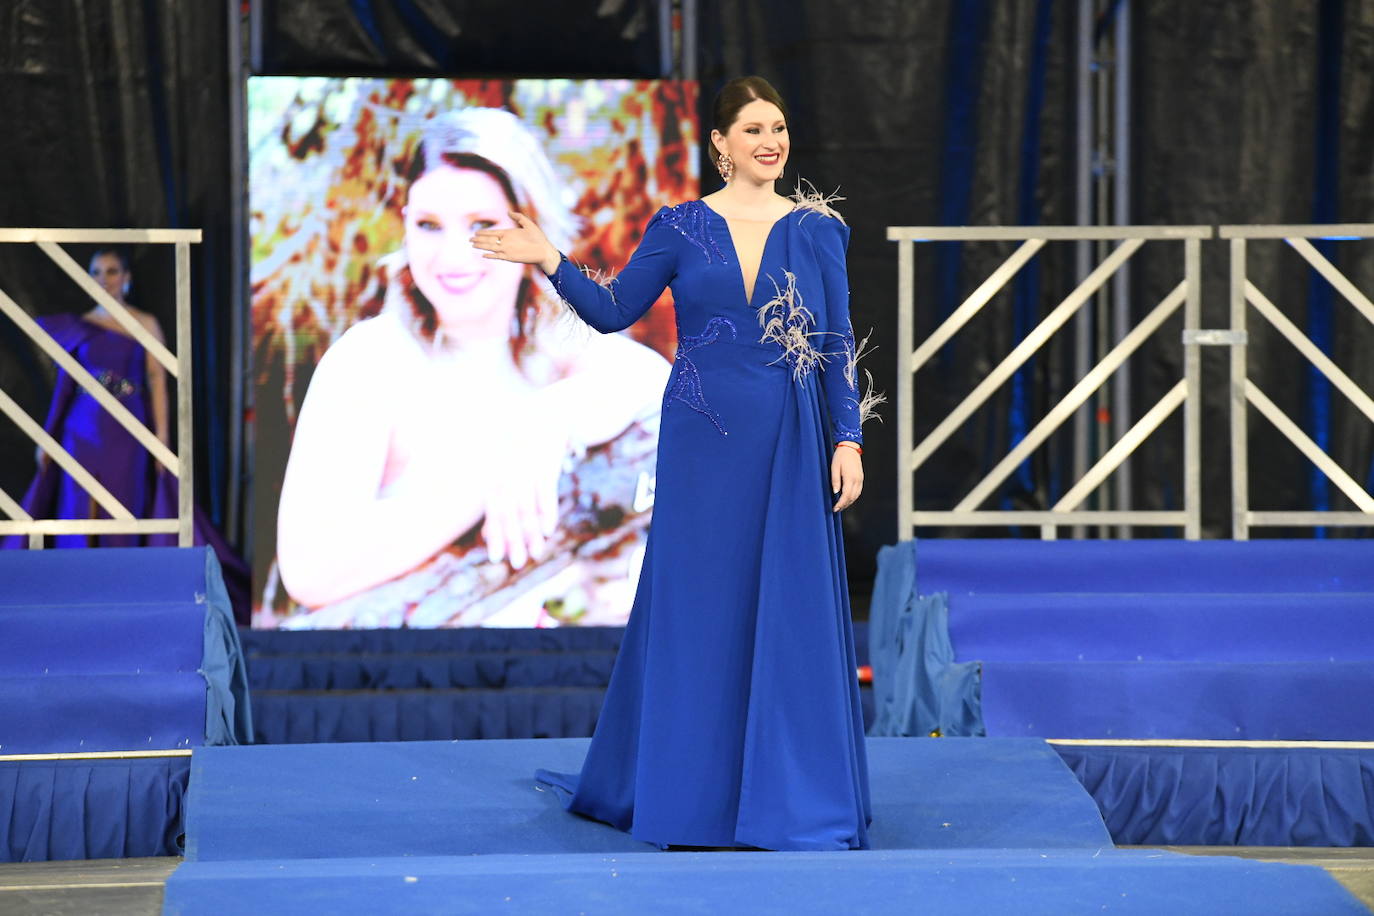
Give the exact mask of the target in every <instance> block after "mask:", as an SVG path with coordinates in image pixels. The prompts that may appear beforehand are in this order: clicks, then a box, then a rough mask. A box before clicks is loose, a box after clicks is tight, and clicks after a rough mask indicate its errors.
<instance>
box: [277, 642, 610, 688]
mask: <svg viewBox="0 0 1374 916" xmlns="http://www.w3.org/2000/svg"><path fill="white" fill-rule="evenodd" d="M614 665H615V653H614V652H611V651H600V652H468V653H449V654H442V655H440V654H423V655H297V656H285V655H283V656H273V655H264V656H261V657H259V658H255V659H254V660H253V664H252V667H251V669H250V676H251V683H252V686H253V689H254V690H416V689H421V688H432V689H437V690H446V689H450V688H455V687H476V688H492V687H605V686H606V684H607V683H608V682H609V681H610V679H611V668H612V667H613V666H614Z"/></svg>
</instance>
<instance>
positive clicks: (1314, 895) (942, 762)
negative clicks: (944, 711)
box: [165, 738, 1365, 916]
mask: <svg viewBox="0 0 1374 916" xmlns="http://www.w3.org/2000/svg"><path fill="white" fill-rule="evenodd" d="M586 744H587V742H586V740H585V739H562V740H542V741H541V740H527V741H480V742H406V743H395V744H323V745H287V746H261V747H237V748H205V749H198V750H197V751H196V752H195V756H194V758H193V765H192V777H191V795H190V799H189V801H188V809H189V816H188V825H187V826H188V836H187V860H188V861H187V862H186V863H185V864H184V865H182V866H181V868H179V869H178V870H177V871H176V872H175V873H174V874H173V875H172V877H171V879H170V880H169V881H168V883H167V890H166V898H165V912H167V913H177V914H181V913H217V914H233V913H250V912H251V913H255V914H257V913H276V912H280V913H288V912H289V913H295V912H336V913H348V912H358V913H363V912H366V913H379V912H404V913H429V912H434V913H460V912H490V911H492V910H493V909H499V908H504V909H507V910H509V911H510V912H579V911H585V912H598V913H617V912H623V913H643V912H658V913H677V912H712V913H716V912H740V911H747V912H751V913H770V912H779V913H781V912H786V913H789V914H792V913H796V912H820V911H824V912H834V911H836V910H838V909H840V908H845V909H859V910H862V911H865V912H875V913H880V912H898V911H900V912H904V913H906V912H911V911H913V907H915V908H920V909H931V908H933V909H934V910H935V911H939V912H949V913H987V912H1010V911H1016V912H1024V913H1036V912H1045V913H1050V912H1054V913H1061V912H1081V911H1087V909H1088V908H1089V907H1091V909H1092V910H1093V911H1097V910H1099V909H1100V908H1102V907H1103V906H1109V907H1110V910H1111V911H1112V912H1119V913H1158V912H1160V911H1162V910H1164V909H1166V908H1167V909H1169V910H1172V911H1173V912H1174V913H1175V914H1176V916H1177V914H1181V913H1190V912H1199V913H1200V912H1217V911H1221V910H1227V911H1236V912H1247V913H1258V914H1264V913H1294V914H1297V913H1313V912H1323V913H1361V912H1365V911H1364V909H1363V907H1362V906H1361V905H1360V904H1359V903H1358V901H1356V900H1355V899H1354V898H1353V897H1351V896H1350V895H1349V894H1348V893H1347V892H1346V891H1344V889H1342V888H1341V887H1340V885H1339V884H1337V883H1336V882H1335V881H1334V880H1332V879H1331V878H1330V877H1329V876H1328V875H1326V873H1325V872H1323V871H1321V870H1320V869H1317V868H1306V867H1293V866H1280V865H1268V864H1257V863H1253V862H1241V861H1238V860H1232V859H1222V858H1216V859H1211V858H1209V859H1205V860H1203V859H1194V858H1191V857H1184V856H1176V855H1171V854H1167V853H1156V852H1150V851H1144V852H1142V851H1130V852H1126V851H1121V850H1117V849H1115V848H1114V847H1113V846H1112V844H1111V840H1110V838H1109V836H1108V833H1107V830H1106V828H1105V827H1104V825H1103V823H1102V819H1101V816H1100V814H1099V813H1098V811H1097V807H1096V805H1095V804H1094V802H1093V800H1092V798H1091V797H1090V796H1089V795H1088V794H1087V792H1086V791H1085V790H1084V789H1083V788H1082V787H1081V786H1080V785H1079V783H1078V782H1077V780H1076V779H1074V777H1073V775H1072V774H1071V773H1070V772H1069V770H1068V768H1067V767H1066V766H1065V765H1064V764H1063V763H1062V762H1061V761H1060V759H1059V757H1058V755H1057V754H1055V752H1054V751H1053V750H1052V749H1050V748H1049V747H1048V746H1047V745H1045V744H1044V743H1043V742H1041V741H1039V740H1036V739H1021V738H1005V739H958V738H949V739H940V740H930V739H905V738H886V739H871V740H870V741H869V750H870V770H871V776H872V788H873V807H874V824H873V830H872V834H871V839H872V841H873V844H874V847H875V848H874V849H873V850H871V851H866V852H848V853H786V852H771V853H762V852H746V853H734V854H732V853H705V852H690V853H688V852H671V853H662V852H659V851H658V850H656V849H653V848H652V847H649V846H647V845H645V844H642V843H637V842H635V841H634V840H631V839H630V838H629V837H628V836H627V835H625V834H623V833H620V832H619V831H616V830H613V829H612V828H610V827H607V826H604V825H602V824H597V823H595V822H592V821H587V820H583V819H580V818H576V817H574V816H572V815H569V814H567V813H566V812H564V811H563V809H562V808H561V806H560V805H559V804H558V802H557V800H556V797H555V796H554V794H553V793H552V792H547V791H541V790H540V789H539V788H538V787H536V784H535V783H534V780H533V772H534V770H535V769H536V768H539V767H547V768H551V769H562V770H573V771H575V770H576V769H577V768H578V767H579V765H580V763H581V759H582V756H583V754H584V753H585V749H586ZM1314 907H1315V908H1314Z"/></svg>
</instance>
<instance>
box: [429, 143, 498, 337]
mask: <svg viewBox="0 0 1374 916" xmlns="http://www.w3.org/2000/svg"><path fill="white" fill-rule="evenodd" d="M514 206H515V204H514V202H513V201H511V199H510V198H509V197H507V196H506V191H505V189H504V188H503V187H502V186H501V182H500V181H498V180H497V179H496V178H495V177H494V176H492V175H491V174H489V173H488V172H485V171H482V170H480V169H470V168H456V167H453V166H448V165H441V166H439V167H438V168H434V169H431V170H429V171H428V172H426V173H425V174H423V175H421V176H420V177H419V178H417V179H416V180H415V181H414V182H413V183H412V184H411V186H410V194H409V197H408V198H407V201H406V208H405V224H406V235H405V240H406V242H405V244H406V260H407V261H408V262H409V264H410V272H411V275H412V276H413V277H414V278H415V285H416V286H417V287H419V289H420V292H421V293H423V294H424V296H425V298H426V299H428V300H429V302H430V304H431V305H433V306H434V310H435V312H436V313H437V314H436V317H437V318H438V322H439V327H441V328H443V329H444V332H445V334H447V335H448V336H450V337H452V338H454V339H455V340H457V341H459V342H461V341H472V340H476V339H490V338H494V337H501V338H506V337H509V336H510V326H511V315H512V314H513V312H514V310H515V301H516V297H517V295H518V294H519V292H520V281H521V280H522V279H523V278H524V275H525V267H524V265H523V264H514V263H511V262H508V261H498V260H494V259H493V260H488V259H485V258H483V257H482V252H481V251H479V250H477V249H475V248H473V247H472V242H471V241H470V239H471V238H472V234H473V233H474V232H476V231H477V230H478V229H493V228H498V229H499V228H502V227H513V226H514V223H512V222H511V218H510V213H509V211H510V210H511V209H512V208H513V207H514Z"/></svg>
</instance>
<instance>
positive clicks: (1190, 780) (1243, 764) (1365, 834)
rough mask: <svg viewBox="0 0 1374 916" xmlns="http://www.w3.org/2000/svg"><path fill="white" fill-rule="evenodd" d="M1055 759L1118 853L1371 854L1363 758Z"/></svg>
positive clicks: (1367, 758)
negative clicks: (1079, 786)
mask: <svg viewBox="0 0 1374 916" xmlns="http://www.w3.org/2000/svg"><path fill="white" fill-rule="evenodd" d="M1055 750H1057V751H1058V752H1059V755H1060V756H1061V757H1063V758H1064V761H1065V762H1066V763H1067V764H1068V765H1069V766H1070V767H1071V768H1072V769H1073V771H1074V773H1075V774H1076V775H1077V776H1078V778H1079V779H1080V780H1082V782H1083V785H1084V786H1086V787H1087V789H1088V791H1089V792H1091V793H1092V795H1093V798H1094V799H1095V800H1096V801H1097V805H1098V807H1099V808H1100V809H1101V810H1102V813H1103V816H1104V817H1105V818H1106V821H1107V826H1108V828H1110V830H1111V832H1112V839H1114V840H1115V841H1116V842H1117V843H1120V844H1122V845H1141V846H1155V845H1181V846H1229V845H1237V846H1371V845H1374V751H1371V750H1368V749H1356V748H1340V747H1324V748H1242V747H1237V748H1225V749H1216V748H1179V747H1146V748H1139V747H1091V746H1083V747H1079V746H1056V748H1055ZM1314 912H1316V911H1315V910H1314Z"/></svg>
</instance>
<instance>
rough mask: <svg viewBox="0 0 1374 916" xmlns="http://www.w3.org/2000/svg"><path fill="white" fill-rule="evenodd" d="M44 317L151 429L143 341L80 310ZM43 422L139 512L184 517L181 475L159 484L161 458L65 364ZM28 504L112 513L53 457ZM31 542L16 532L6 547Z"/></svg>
mask: <svg viewBox="0 0 1374 916" xmlns="http://www.w3.org/2000/svg"><path fill="white" fill-rule="evenodd" d="M38 323H39V324H41V325H42V326H43V328H44V330H46V331H47V332H48V333H49V334H51V335H52V336H53V338H54V339H55V340H56V341H57V343H58V345H59V346H60V347H62V349H64V350H66V351H67V352H68V353H70V354H71V355H72V356H73V357H74V358H75V359H76V361H77V362H79V363H81V365H82V366H83V367H85V369H86V370H87V371H88V372H90V373H91V375H93V376H95V377H96V380H97V381H99V382H100V384H101V385H102V386H104V388H105V390H106V391H108V392H110V394H112V395H114V396H115V397H116V398H117V399H118V400H119V402H120V403H121V404H123V405H124V406H125V407H126V408H128V410H129V412H130V413H132V414H133V415H134V416H135V417H137V418H138V419H139V420H140V421H141V422H142V423H143V424H144V425H145V426H149V427H150V428H151V425H152V423H151V416H152V409H151V397H150V395H149V392H148V364H147V358H148V355H147V351H146V350H144V349H143V346H142V344H140V343H139V342H138V341H136V340H134V339H133V338H131V337H127V336H125V335H124V334H120V333H117V332H115V331H111V330H109V329H107V328H103V327H100V326H99V325H97V324H93V323H92V322H89V321H86V320H84V319H83V318H81V317H80V316H79V315H66V314H64V315H50V316H45V317H42V318H39V319H38ZM43 428H44V429H45V430H46V431H47V433H48V435H50V436H52V437H53V438H54V439H56V440H57V441H58V442H59V443H60V444H61V445H62V447H63V448H64V449H66V450H67V451H68V452H70V453H71V456H72V457H73V458H75V459H76V460H77V461H78V462H80V463H81V466H82V467H84V468H85V469H86V470H88V471H90V472H91V474H92V475H93V476H94V477H95V479H96V480H98V481H100V483H101V485H102V486H104V487H105V489H107V490H109V491H110V493H111V494H112V495H113V496H114V498H115V499H117V500H119V502H120V503H121V504H123V506H124V507H125V508H126V509H128V510H129V511H130V512H132V513H133V514H134V516H135V517H138V518H158V517H171V518H175V517H176V481H175V480H174V479H172V478H170V477H165V478H163V480H164V482H163V483H162V484H161V485H159V481H158V477H159V475H158V472H157V463H156V459H154V458H153V457H152V455H150V454H148V451H147V449H145V448H144V447H143V446H142V445H140V444H139V443H138V441H137V440H136V439H134V437H133V436H131V435H129V433H128V431H127V430H125V429H124V427H123V426H120V425H119V421H117V420H116V419H115V418H114V417H113V416H111V415H110V414H109V413H108V412H107V411H106V410H105V408H103V407H101V406H100V404H99V403H98V402H97V401H96V399H95V398H93V397H91V396H90V395H89V394H87V393H86V390H85V389H84V388H82V387H81V386H80V385H78V384H77V383H76V381H75V380H74V379H73V378H72V377H71V376H70V375H68V374H67V373H66V372H65V371H63V370H61V369H58V374H57V384H56V386H55V387H54V389H53V397H52V404H51V406H50V407H49V408H48V418H47V420H46V421H45V422H44V424H43ZM23 506H24V510H25V511H26V512H28V513H29V514H30V515H32V516H33V517H34V518H63V519H97V518H109V517H110V515H109V513H107V512H106V511H105V510H104V509H102V508H100V506H99V505H98V504H97V503H96V502H95V500H94V499H92V498H91V495H90V494H89V493H87V492H86V491H85V490H84V489H83V488H82V487H81V485H80V484H78V483H77V482H76V481H75V480H74V479H72V477H71V476H70V475H68V474H67V472H66V471H64V470H62V468H60V467H58V465H57V464H56V462H53V461H52V460H50V459H49V460H47V461H46V462H45V463H44V466H43V467H42V468H40V469H39V471H38V473H37V474H36V475H35V476H34V479H33V483H32V484H30V486H29V489H28V492H27V493H25V494H24V502H23ZM26 541H27V539H26V538H10V539H9V543H6V545H5V546H6V547H22V546H26ZM15 542H18V543H15ZM50 543H51V544H52V545H53V546H55V547H137V546H143V545H147V544H153V545H157V546H171V545H175V544H176V536H175V535H136V534H102V535H84V534H62V535H55V536H53V537H52V538H51V539H50Z"/></svg>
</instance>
